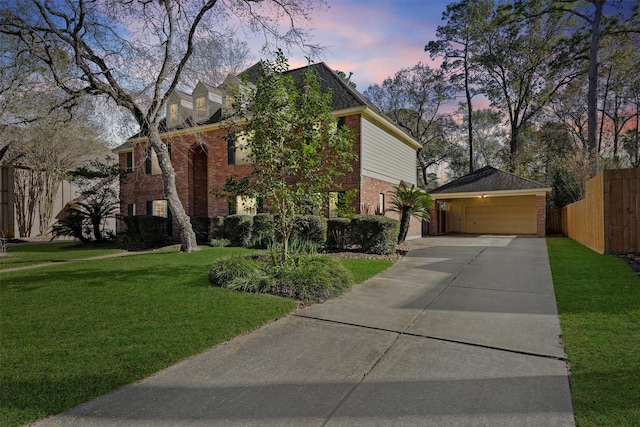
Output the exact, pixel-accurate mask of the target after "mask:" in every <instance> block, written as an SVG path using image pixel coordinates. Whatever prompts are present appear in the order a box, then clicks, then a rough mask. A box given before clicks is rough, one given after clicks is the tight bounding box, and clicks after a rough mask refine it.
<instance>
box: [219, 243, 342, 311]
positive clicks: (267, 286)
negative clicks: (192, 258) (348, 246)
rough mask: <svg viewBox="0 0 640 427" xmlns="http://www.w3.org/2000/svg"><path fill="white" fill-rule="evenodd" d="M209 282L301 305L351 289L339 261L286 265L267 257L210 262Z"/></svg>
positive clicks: (309, 258) (303, 259)
mask: <svg viewBox="0 0 640 427" xmlns="http://www.w3.org/2000/svg"><path fill="white" fill-rule="evenodd" d="M209 281H210V282H211V283H212V284H214V285H217V286H222V287H225V288H229V289H235V290H240V291H245V292H254V293H267V294H271V295H276V296H281V297H286V298H292V299H295V300H299V301H303V302H304V303H312V302H320V301H324V300H326V299H328V298H332V297H335V296H338V295H340V294H341V293H343V292H344V291H346V290H347V289H349V288H350V287H351V284H352V283H353V279H352V277H351V273H349V271H348V270H347V269H346V268H345V267H344V266H343V265H342V264H341V263H340V261H339V260H337V259H334V258H331V257H325V256H317V255H315V256H314V255H300V256H297V257H294V258H291V259H289V260H288V261H287V262H286V263H284V264H283V263H280V262H277V261H276V260H275V259H274V258H272V257H271V256H269V255H264V254H263V255H237V256H234V257H229V258H225V259H220V260H217V261H216V262H214V263H213V264H212V265H211V267H210V268H209Z"/></svg>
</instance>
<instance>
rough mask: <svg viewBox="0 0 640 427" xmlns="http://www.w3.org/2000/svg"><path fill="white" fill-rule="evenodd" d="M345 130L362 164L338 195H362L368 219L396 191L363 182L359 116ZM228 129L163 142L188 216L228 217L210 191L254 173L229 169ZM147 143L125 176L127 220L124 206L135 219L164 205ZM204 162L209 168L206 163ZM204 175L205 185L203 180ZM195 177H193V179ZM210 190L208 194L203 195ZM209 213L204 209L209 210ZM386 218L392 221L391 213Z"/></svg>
mask: <svg viewBox="0 0 640 427" xmlns="http://www.w3.org/2000/svg"><path fill="white" fill-rule="evenodd" d="M345 124H346V125H347V126H348V127H349V128H351V129H352V130H353V131H354V132H355V135H356V138H355V142H354V147H353V149H354V151H355V152H356V153H357V154H358V158H357V159H356V160H355V161H354V162H353V164H352V169H351V171H350V172H349V173H347V174H346V176H344V177H340V178H337V179H336V182H337V183H338V184H340V186H339V188H336V190H338V189H339V190H340V191H346V190H351V189H358V190H359V194H358V195H357V197H356V200H355V201H354V205H355V206H354V207H355V208H356V210H357V212H358V213H366V212H365V210H366V209H363V207H365V206H372V207H374V209H375V207H376V206H377V204H378V197H379V194H380V193H385V204H386V207H387V208H388V207H389V206H390V205H389V200H390V199H389V197H390V196H389V195H388V194H387V193H388V192H390V191H392V190H393V187H394V184H391V183H388V182H384V181H380V180H377V179H373V178H368V177H361V175H360V171H361V161H360V158H361V154H362V144H361V115H360V114H353V115H350V116H347V117H346V118H345ZM228 132H229V131H228V130H227V129H213V130H210V131H207V132H203V133H199V134H187V135H182V136H174V137H171V138H167V139H165V141H166V142H168V143H170V144H171V162H172V164H173V167H174V169H175V174H176V187H177V191H178V194H179V197H180V200H181V201H182V203H183V206H184V208H185V210H186V212H187V213H188V214H189V215H191V216H194V215H198V216H200V215H202V216H205V215H207V216H216V215H227V214H228V213H229V210H228V202H227V201H226V200H221V199H218V198H216V197H215V196H213V194H211V191H210V190H211V189H212V188H221V187H222V185H223V184H224V182H225V181H226V179H227V177H229V176H233V177H235V178H242V177H244V176H247V175H249V174H250V173H251V171H252V166H251V165H229V164H228V160H227V134H228ZM146 146H147V144H146V143H144V142H141V143H136V144H135V145H134V164H135V169H134V171H133V172H130V173H128V174H127V176H126V178H125V179H124V180H123V181H122V182H121V186H120V197H121V201H122V203H123V207H122V210H121V213H122V214H123V215H126V204H129V203H134V204H135V205H136V213H137V214H138V215H145V214H147V212H146V203H147V201H149V200H158V199H164V198H165V197H164V195H163V191H162V178H161V176H160V175H147V174H146V173H145V148H146ZM205 159H206V163H205ZM120 164H121V165H122V166H123V167H125V166H126V154H125V153H121V154H120ZM205 170H206V179H205V178H204V177H203V176H202V175H203V172H204V171H205ZM194 171H195V173H194ZM203 186H204V187H206V191H205V190H204V189H203ZM205 207H206V208H205ZM388 216H393V214H392V213H388ZM420 234H421V225H420V221H417V220H415V219H414V220H412V223H411V229H410V230H409V235H411V236H419V235H420Z"/></svg>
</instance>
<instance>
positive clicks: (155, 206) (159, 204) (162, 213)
mask: <svg viewBox="0 0 640 427" xmlns="http://www.w3.org/2000/svg"><path fill="white" fill-rule="evenodd" d="M147 215H153V216H159V217H161V218H166V219H167V221H166V223H165V227H166V228H165V230H164V231H163V233H164V232H166V234H167V236H171V235H173V217H172V216H171V211H170V210H169V205H168V204H167V201H166V200H149V201H147Z"/></svg>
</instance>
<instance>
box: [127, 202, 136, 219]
mask: <svg viewBox="0 0 640 427" xmlns="http://www.w3.org/2000/svg"><path fill="white" fill-rule="evenodd" d="M135 215H136V205H135V204H134V203H127V216H135Z"/></svg>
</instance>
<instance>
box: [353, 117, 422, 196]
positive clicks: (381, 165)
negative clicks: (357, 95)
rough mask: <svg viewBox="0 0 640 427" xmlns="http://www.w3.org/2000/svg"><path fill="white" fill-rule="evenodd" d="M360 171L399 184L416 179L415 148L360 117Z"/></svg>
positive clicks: (412, 181) (410, 182) (408, 182)
mask: <svg viewBox="0 0 640 427" xmlns="http://www.w3.org/2000/svg"><path fill="white" fill-rule="evenodd" d="M361 136H362V175H364V176H369V177H371V178H376V179H379V180H381V181H386V182H391V183H393V184H398V183H399V182H400V181H404V182H406V183H407V184H417V182H416V151H415V150H414V149H413V148H411V147H409V146H408V145H406V144H405V143H403V142H402V141H400V140H399V139H398V138H396V137H394V136H392V135H389V134H388V133H387V132H386V131H384V130H383V129H380V128H379V127H378V126H376V125H375V124H374V123H372V122H370V121H369V120H367V119H366V118H364V117H363V118H362V132H361Z"/></svg>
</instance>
